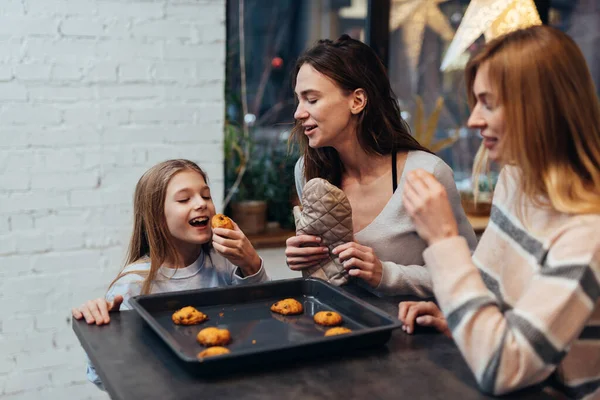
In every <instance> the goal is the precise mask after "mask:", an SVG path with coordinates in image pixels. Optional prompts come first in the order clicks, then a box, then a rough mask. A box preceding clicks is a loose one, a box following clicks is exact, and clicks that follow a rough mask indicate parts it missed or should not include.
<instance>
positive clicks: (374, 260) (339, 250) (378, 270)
mask: <svg viewBox="0 0 600 400" xmlns="http://www.w3.org/2000/svg"><path fill="white" fill-rule="evenodd" d="M332 253H333V254H336V255H338V257H339V258H340V261H341V262H342V265H343V266H344V268H345V269H346V271H348V275H350V276H356V277H357V278H360V279H362V280H364V281H365V282H367V283H368V284H369V286H371V287H374V288H376V287H377V286H379V284H380V283H381V278H382V277H383V265H382V264H381V261H379V258H378V257H377V256H376V255H375V252H374V251H373V249H372V248H370V247H367V246H363V245H362V244H358V243H356V242H348V243H344V244H342V245H339V246H337V247H336V248H335V249H333V251H332Z"/></svg>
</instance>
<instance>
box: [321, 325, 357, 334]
mask: <svg viewBox="0 0 600 400" xmlns="http://www.w3.org/2000/svg"><path fill="white" fill-rule="evenodd" d="M350 332H352V329H348V328H344V327H343V326H336V327H334V328H329V329H327V331H325V336H336V335H343V334H344V333H350Z"/></svg>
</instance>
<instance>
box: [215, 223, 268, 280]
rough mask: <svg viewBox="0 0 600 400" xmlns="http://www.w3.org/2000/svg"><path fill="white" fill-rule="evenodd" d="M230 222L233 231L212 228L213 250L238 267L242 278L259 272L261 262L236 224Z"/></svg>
mask: <svg viewBox="0 0 600 400" xmlns="http://www.w3.org/2000/svg"><path fill="white" fill-rule="evenodd" d="M232 222H233V229H225V228H213V238H212V245H213V248H214V249H215V250H216V251H217V253H219V254H221V255H222V256H223V257H225V258H226V259H228V260H229V261H230V262H231V263H232V264H233V265H237V266H238V267H240V269H241V270H242V272H243V274H244V276H251V275H254V274H256V273H257V272H258V271H259V270H260V266H261V264H262V261H261V259H260V257H259V256H258V253H257V252H256V250H255V249H254V247H253V246H252V243H250V240H248V238H247V237H246V235H245V234H244V232H242V230H241V229H240V227H239V226H238V224H236V223H235V221H232Z"/></svg>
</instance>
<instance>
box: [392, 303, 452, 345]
mask: <svg viewBox="0 0 600 400" xmlns="http://www.w3.org/2000/svg"><path fill="white" fill-rule="evenodd" d="M398 319H399V320H400V321H402V324H403V325H402V330H403V331H404V332H406V333H408V334H412V333H413V332H414V331H415V324H416V325H419V326H427V327H432V328H435V329H437V330H438V331H440V332H442V333H443V334H444V335H446V336H448V337H450V338H451V337H452V333H451V332H450V329H448V323H447V322H446V318H444V314H442V311H441V310H440V309H439V307H438V306H437V305H436V304H435V303H434V302H432V301H403V302H402V303H400V304H399V305H398Z"/></svg>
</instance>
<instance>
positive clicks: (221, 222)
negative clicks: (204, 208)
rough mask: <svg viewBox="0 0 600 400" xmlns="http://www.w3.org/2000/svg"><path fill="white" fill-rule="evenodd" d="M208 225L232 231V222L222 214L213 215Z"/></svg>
mask: <svg viewBox="0 0 600 400" xmlns="http://www.w3.org/2000/svg"><path fill="white" fill-rule="evenodd" d="M210 225H211V226H212V227H213V228H224V229H234V228H233V221H231V219H230V218H229V217H228V216H226V215H224V214H215V215H214V216H213V217H212V220H211V222H210Z"/></svg>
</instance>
